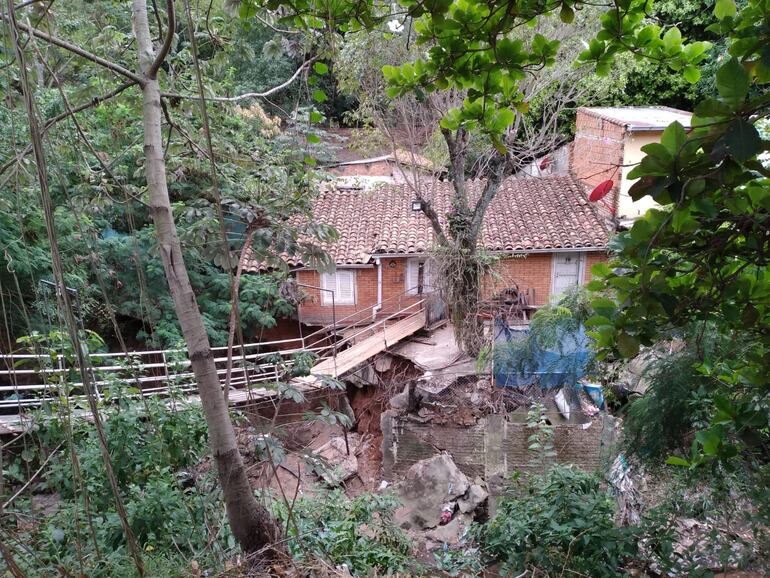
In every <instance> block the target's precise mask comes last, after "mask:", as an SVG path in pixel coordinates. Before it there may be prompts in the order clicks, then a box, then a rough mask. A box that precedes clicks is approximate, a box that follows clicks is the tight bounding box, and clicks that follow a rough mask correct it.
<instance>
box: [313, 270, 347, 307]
mask: <svg viewBox="0 0 770 578" xmlns="http://www.w3.org/2000/svg"><path fill="white" fill-rule="evenodd" d="M321 287H323V288H324V289H330V290H332V291H334V304H335V305H355V304H356V272H355V270H337V271H335V272H334V273H323V274H322V275H321ZM321 304H322V305H332V295H331V293H329V291H321Z"/></svg>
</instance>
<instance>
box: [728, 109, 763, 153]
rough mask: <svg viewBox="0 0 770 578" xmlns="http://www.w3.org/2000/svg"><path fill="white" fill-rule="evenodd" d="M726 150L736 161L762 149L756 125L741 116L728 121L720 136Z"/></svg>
mask: <svg viewBox="0 0 770 578" xmlns="http://www.w3.org/2000/svg"><path fill="white" fill-rule="evenodd" d="M722 142H724V144H725V147H726V149H727V152H728V153H729V154H730V156H731V157H733V158H734V159H735V160H736V161H740V162H743V161H746V160H748V159H750V158H752V157H754V156H756V155H757V154H758V153H759V152H760V151H761V150H762V138H761V137H760V136H759V132H758V131H757V129H756V127H755V126H754V125H753V124H751V123H750V122H748V121H747V120H746V119H744V118H743V117H739V118H736V119H735V120H734V121H732V122H731V123H730V125H729V126H728V127H727V130H726V131H725V134H724V137H722Z"/></svg>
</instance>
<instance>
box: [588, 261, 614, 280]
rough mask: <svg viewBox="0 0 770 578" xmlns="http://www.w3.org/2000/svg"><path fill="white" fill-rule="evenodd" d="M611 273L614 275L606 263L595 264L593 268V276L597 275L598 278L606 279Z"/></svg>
mask: <svg viewBox="0 0 770 578" xmlns="http://www.w3.org/2000/svg"><path fill="white" fill-rule="evenodd" d="M610 273H612V269H611V268H610V266H609V265H607V263H605V262H604V261H599V262H598V263H595V264H594V265H593V267H591V275H595V276H597V277H606V276H607V275H609V274H610Z"/></svg>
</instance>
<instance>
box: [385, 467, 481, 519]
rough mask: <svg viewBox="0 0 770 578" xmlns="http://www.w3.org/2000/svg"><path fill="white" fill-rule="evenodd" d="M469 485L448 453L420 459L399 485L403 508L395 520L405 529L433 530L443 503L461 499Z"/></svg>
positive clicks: (439, 517) (398, 510)
mask: <svg viewBox="0 0 770 578" xmlns="http://www.w3.org/2000/svg"><path fill="white" fill-rule="evenodd" d="M470 485H471V484H470V482H469V481H468V478H467V477H466V476H465V474H463V473H462V472H461V471H460V470H459V469H458V467H457V465H455V463H454V461H453V460H452V458H451V457H450V456H449V454H439V455H437V456H434V457H432V458H428V459H425V460H421V461H419V462H417V463H415V464H414V465H412V467H410V468H409V470H408V471H407V472H406V475H405V476H404V480H403V482H401V483H400V484H399V489H398V493H399V497H400V498H401V503H402V504H403V505H402V507H400V508H398V509H397V510H396V520H397V521H398V522H399V524H400V525H401V527H402V528H405V529H410V528H415V529H425V528H435V527H436V526H438V525H439V523H440V521H441V511H442V509H443V507H444V504H446V503H447V502H451V501H454V500H455V499H457V498H459V497H460V496H463V495H464V494H465V493H466V492H467V491H468V488H469V487H470Z"/></svg>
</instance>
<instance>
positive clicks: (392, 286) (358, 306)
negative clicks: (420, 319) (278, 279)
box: [297, 258, 419, 325]
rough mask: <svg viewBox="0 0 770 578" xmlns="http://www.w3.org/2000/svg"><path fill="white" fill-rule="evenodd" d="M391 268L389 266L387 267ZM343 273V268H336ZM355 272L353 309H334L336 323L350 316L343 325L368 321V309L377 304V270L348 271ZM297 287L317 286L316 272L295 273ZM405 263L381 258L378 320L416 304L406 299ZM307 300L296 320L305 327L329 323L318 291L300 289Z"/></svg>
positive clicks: (329, 311) (329, 314) (329, 312)
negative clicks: (302, 285)
mask: <svg viewBox="0 0 770 578" xmlns="http://www.w3.org/2000/svg"><path fill="white" fill-rule="evenodd" d="M391 265H392V266H391ZM339 268H340V269H344V267H339ZM352 270H353V271H355V272H356V303H355V305H337V306H336V307H335V309H336V317H337V320H340V319H343V318H344V317H347V316H350V315H352V317H351V318H350V319H348V320H346V321H345V323H344V324H345V325H352V324H354V323H361V322H365V321H368V320H370V319H371V317H372V309H371V308H372V307H373V306H374V305H376V304H377V267H376V266H372V267H369V268H365V269H352ZM297 280H298V282H299V283H304V284H307V285H315V286H320V285H321V276H320V275H319V273H318V272H317V271H297ZM406 289H407V287H406V259H405V258H393V259H391V258H385V259H383V260H382V299H383V307H382V311H381V312H380V313H379V314H378V318H382V317H384V316H387V315H390V314H392V313H395V312H396V311H400V310H401V309H403V308H405V307H408V306H409V305H411V304H413V303H415V302H417V300H418V299H419V297H407V296H405V295H404V292H405V291H406ZM302 290H303V291H304V292H305V293H307V294H308V296H309V297H310V300H309V301H308V302H306V303H303V304H302V305H300V309H299V318H300V320H301V321H302V322H303V323H305V324H308V325H327V324H330V323H331V322H332V306H331V305H323V304H322V301H321V296H320V291H318V290H317V289H305V288H303V289H302Z"/></svg>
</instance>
